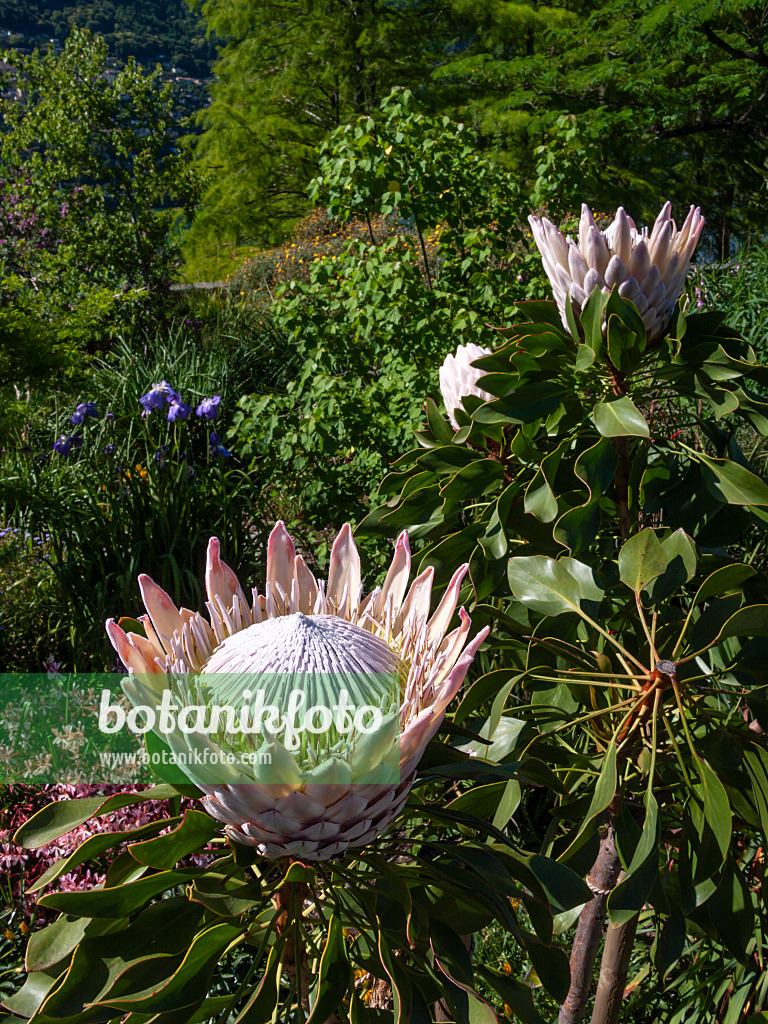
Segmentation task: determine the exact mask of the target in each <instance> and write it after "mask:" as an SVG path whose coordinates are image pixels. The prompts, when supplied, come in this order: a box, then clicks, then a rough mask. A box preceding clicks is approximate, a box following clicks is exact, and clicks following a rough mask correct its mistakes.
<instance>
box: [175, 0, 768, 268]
mask: <svg viewBox="0 0 768 1024" xmlns="http://www.w3.org/2000/svg"><path fill="white" fill-rule="evenodd" d="M190 2H192V3H193V4H194V5H195V6H196V8H197V9H199V11H200V12H201V13H202V15H203V17H204V19H205V20H206V22H207V24H208V27H209V29H210V30H211V31H213V32H215V33H216V34H217V35H218V36H220V37H221V38H222V39H224V40H226V46H225V47H224V48H223V49H222V51H221V55H220V59H219V62H218V64H217V65H216V73H217V80H216V82H215V83H214V85H213V89H212V99H213V102H212V103H211V105H210V107H209V108H208V109H207V110H205V111H204V112H202V114H201V119H202V124H203V128H204V131H203V133H202V137H201V139H200V142H199V151H198V152H199V156H200V158H201V160H202V161H203V164H204V166H206V168H207V169H208V170H209V172H210V174H211V184H210V189H209V192H208V195H207V199H206V207H205V211H204V215H203V216H202V217H201V218H200V219H199V221H198V225H197V228H196V231H195V233H194V234H193V237H192V245H191V247H190V251H191V252H192V253H193V254H195V255H196V256H199V255H200V253H202V252H206V253H208V254H211V253H212V252H213V251H214V250H215V249H216V248H217V247H221V248H223V247H225V246H230V247H235V246H237V245H239V244H242V243H243V242H246V241H250V242H262V241H270V240H273V239H274V238H275V236H277V235H279V234H280V233H281V231H284V230H285V227H286V226H287V225H289V224H290V223H291V222H292V221H293V219H294V218H295V217H297V216H298V215H300V214H302V213H304V212H306V209H307V205H308V203H307V197H306V191H305V188H306V183H307V182H308V180H309V179H310V178H311V177H312V175H313V174H314V173H315V171H316V166H317V153H316V147H317V146H318V144H319V143H321V142H322V140H323V139H324V138H325V137H326V136H327V134H328V132H329V131H330V130H332V129H333V128H335V127H336V126H337V125H339V124H341V123H344V122H349V121H351V120H352V119H353V118H354V117H355V116H357V115H359V114H360V113H361V112H370V111H371V110H373V109H374V108H375V107H376V106H377V105H378V104H379V102H380V100H381V98H382V97H383V96H384V95H386V94H387V92H388V91H389V89H390V88H391V87H392V86H396V85H399V86H404V87H406V88H410V89H412V91H413V92H414V94H415V96H416V98H417V100H418V102H419V103H421V104H422V106H423V108H424V109H426V110H427V111H431V112H445V113H448V114H450V115H451V116H453V117H454V119H455V120H457V121H463V122H465V123H468V124H469V125H471V126H472V127H474V128H475V130H476V131H477V133H478V144H479V145H480V146H481V147H482V148H485V149H487V150H489V151H491V152H493V153H494V154H495V155H496V158H497V159H499V160H500V161H501V162H502V163H503V164H504V165H505V167H507V169H509V170H511V171H513V172H514V173H515V174H516V175H517V177H518V180H519V182H520V185H521V187H522V188H523V189H524V190H525V191H527V193H528V194H529V196H530V201H531V206H538V207H546V208H548V209H549V210H550V212H551V213H554V214H556V215H558V216H560V215H567V214H568V213H570V212H573V210H574V207H576V208H577V204H578V203H579V202H580V201H581V200H582V199H583V198H588V199H590V201H591V202H592V203H593V204H594V205H595V207H596V208H597V209H605V210H609V209H612V208H613V207H615V206H616V205H617V204H619V203H624V204H625V205H627V206H628V207H631V209H632V212H633V214H634V215H635V216H636V217H638V218H640V219H642V220H648V219H649V218H652V217H653V216H655V214H656V212H657V210H658V205H659V200H660V199H666V198H669V199H671V200H672V201H673V202H675V203H676V205H677V206H683V207H685V206H687V205H689V204H690V203H692V202H693V203H696V204H697V205H700V206H702V208H703V209H704V211H705V212H706V215H707V218H708V223H709V230H710V235H709V241H710V246H711V248H712V251H713V252H715V251H719V250H722V251H725V252H727V251H728V250H729V248H730V247H731V244H732V241H733V240H734V239H736V240H745V239H746V238H747V237H748V236H749V234H750V233H751V232H755V231H760V230H761V211H762V201H763V190H764V188H765V182H766V176H767V175H768V170H767V169H766V129H765V124H766V123H767V122H766V113H767V111H766V95H768V89H766V85H768V81H767V76H768V56H766V54H765V43H766V33H767V32H768V14H766V10H765V5H764V4H762V3H757V2H755V0H722V2H719V3H714V2H705V0H682V2H674V3H673V2H671V0H670V2H664V3H649V2H647V0H610V2H608V3H605V2H602V0H601V2H600V3H598V2H596V0H576V2H574V0H554V2H550V3H542V2H540V0H529V2H522V3H519V2H512V0H493V2H487V0H482V2H477V0H429V2H422V3H420V2H418V0H409V2H407V3H403V4H399V5H397V6H396V7H395V6H392V5H391V4H388V3H385V2H383V0H364V2H358V0H331V2H330V3H319V2H318V0H300V2H296V0H267V2H264V3H261V2H258V3H257V2H256V0H244V2H243V3H241V4H238V5H236V6H233V5H231V4H228V3H225V2H224V0H190ZM415 40H418V46H416V45H414V41H415ZM521 212H527V211H521Z"/></svg>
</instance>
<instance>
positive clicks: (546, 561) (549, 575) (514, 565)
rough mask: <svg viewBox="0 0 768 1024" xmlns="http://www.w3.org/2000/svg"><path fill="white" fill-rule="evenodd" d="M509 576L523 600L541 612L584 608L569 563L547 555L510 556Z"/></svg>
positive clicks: (554, 612) (560, 611)
mask: <svg viewBox="0 0 768 1024" xmlns="http://www.w3.org/2000/svg"><path fill="white" fill-rule="evenodd" d="M507 578H508V579H509V586H510V589H511V590H512V593H513V594H514V596H515V597H516V598H517V600H518V601H520V602H521V603H522V604H524V605H526V606H527V607H529V608H532V609H533V610H534V611H536V612H539V613H540V614H541V615H563V614H565V613H567V612H576V613H577V614H578V613H579V612H580V610H581V606H580V602H581V593H580V588H579V584H578V583H577V582H576V580H575V579H574V578H573V576H572V575H571V574H570V573H569V572H568V570H567V569H566V567H565V566H564V565H563V564H562V563H561V562H560V561H555V559H554V558H547V557H546V556H544V555H530V556H521V557H518V558H510V560H509V562H508V564H507Z"/></svg>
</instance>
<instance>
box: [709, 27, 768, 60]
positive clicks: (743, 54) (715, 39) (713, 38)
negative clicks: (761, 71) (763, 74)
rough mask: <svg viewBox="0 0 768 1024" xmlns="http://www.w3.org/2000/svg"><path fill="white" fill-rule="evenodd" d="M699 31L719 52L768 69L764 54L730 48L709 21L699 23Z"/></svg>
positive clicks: (767, 58) (766, 58)
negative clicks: (722, 51)
mask: <svg viewBox="0 0 768 1024" xmlns="http://www.w3.org/2000/svg"><path fill="white" fill-rule="evenodd" d="M701 31H702V32H703V33H704V35H705V36H706V37H707V39H708V40H709V41H710V43H714V44H715V46H719V47H720V49H721V50H725V52H726V53H730V55H731V56H732V57H739V58H740V59H741V60H750V61H752V62H753V63H754V64H759V65H760V67H761V68H768V57H766V55H765V54H764V53H760V52H759V51H757V52H751V51H750V50H739V49H738V48H737V47H735V46H731V44H730V43H726V41H725V40H724V39H721V38H720V36H719V35H718V34H717V33H716V32H715V30H714V29H713V28H712V24H711V22H709V21H703V22H702V23H701Z"/></svg>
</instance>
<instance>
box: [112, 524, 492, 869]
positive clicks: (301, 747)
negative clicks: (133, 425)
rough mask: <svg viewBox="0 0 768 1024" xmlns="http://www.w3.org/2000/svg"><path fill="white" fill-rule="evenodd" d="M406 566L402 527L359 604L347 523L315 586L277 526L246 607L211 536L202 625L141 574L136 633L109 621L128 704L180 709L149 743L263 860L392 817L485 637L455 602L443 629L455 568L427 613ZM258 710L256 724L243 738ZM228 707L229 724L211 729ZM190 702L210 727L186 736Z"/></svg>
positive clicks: (382, 824) (367, 837)
mask: <svg viewBox="0 0 768 1024" xmlns="http://www.w3.org/2000/svg"><path fill="white" fill-rule="evenodd" d="M410 564H411V556H410V550H409V546H408V535H407V534H406V533H403V534H401V536H400V538H399V539H398V541H397V545H396V547H395V554H394V559H393V561H392V565H391V567H390V569H389V572H388V573H387V576H386V578H385V580H384V583H383V585H382V586H381V587H377V588H376V589H375V590H373V591H372V592H371V593H370V594H368V595H367V596H365V597H364V596H363V595H362V592H361V573H360V558H359V555H358V552H357V548H356V546H355V543H354V540H353V539H352V532H351V530H350V528H349V526H344V527H343V528H342V530H341V532H340V533H339V535H338V536H337V538H336V540H335V542H334V545H333V549H332V551H331V564H330V571H329V576H328V582H327V584H324V583H323V582H322V581H318V580H316V579H315V577H314V575H313V574H312V572H311V571H310V570H309V568H308V567H307V565H306V563H305V562H304V559H303V558H302V557H301V556H300V555H297V554H296V551H295V548H294V545H293V541H292V540H291V538H290V537H289V535H288V533H287V532H286V530H285V527H284V525H283V524H282V523H281V522H279V523H278V524H277V525H276V526H275V528H274V530H273V531H272V533H271V535H270V538H269V545H268V549H267V578H266V584H265V587H264V593H263V594H259V593H258V591H257V590H256V589H254V590H253V591H252V599H251V601H250V602H249V601H247V600H246V598H245V594H244V592H243V590H242V588H241V586H240V584H239V582H238V580H237V577H236V576H235V574H234V573H233V572H232V570H231V569H230V568H229V567H228V566H226V565H225V564H224V563H223V562H222V561H221V560H220V557H219V542H218V540H216V538H213V539H212V540H211V542H210V544H209V548H208V563H207V569H206V574H205V583H206V589H207V592H208V602H207V609H208V613H209V618H208V619H205V618H203V616H202V615H200V614H199V613H198V612H192V611H189V610H188V609H185V608H182V609H181V610H179V609H177V608H176V606H175V605H174V603H173V602H172V600H171V599H170V597H169V596H168V595H167V594H166V593H165V592H164V591H163V590H162V589H161V588H160V587H158V586H157V584H155V583H153V582H152V580H151V579H150V578H149V577H148V576H140V577H139V584H140V587H141V592H142V597H143V599H144V603H145V605H146V608H147V611H148V613H149V614H148V615H147V616H144V617H143V618H142V619H141V621H142V623H143V625H144V627H145V630H146V634H147V635H146V637H141V636H138V635H137V634H135V633H127V634H126V633H125V632H124V631H123V630H122V629H121V628H120V626H118V625H117V624H116V623H115V622H114V620H111V619H110V620H108V621H107V624H106V628H107V633H108V635H109V637H110V640H111V641H112V643H113V645H114V646H115V648H116V650H117V652H118V654H119V655H120V657H121V659H122V661H123V664H124V665H125V666H126V668H127V669H128V671H129V679H128V680H127V681H126V682H125V683H124V689H125V692H126V693H127V694H128V696H129V697H130V699H131V700H132V701H133V703H134V705H136V706H143V707H151V706H154V707H155V708H157V710H160V709H161V707H162V706H163V705H164V706H165V707H173V706H179V705H180V706H181V707H182V708H183V709H186V710H185V711H184V714H183V715H182V714H181V713H180V714H179V715H178V718H177V719H176V720H175V721H172V723H171V725H170V726H169V727H168V728H164V729H162V730H160V732H161V735H162V738H163V739H164V740H165V741H166V743H167V744H168V745H169V746H170V748H171V750H172V751H173V752H174V753H175V754H176V755H177V763H179V764H180V765H182V766H184V771H185V774H186V775H187V776H188V777H189V778H190V779H191V780H192V781H193V782H194V783H195V784H196V785H197V786H198V787H199V788H200V789H201V790H202V791H203V793H204V794H205V796H204V797H203V801H202V802H203V805H204V807H205V809H206V810H207V811H208V813H209V814H211V816H212V817H214V818H216V819H217V820H218V821H221V822H223V823H224V825H225V832H226V833H227V834H228V835H229V836H230V837H231V838H232V839H233V840H235V841H237V842H240V843H245V844H249V845H252V846H256V847H258V848H259V850H260V851H261V852H262V853H263V854H264V855H265V856H267V857H284V856H291V857H296V858H300V859H302V860H326V859H328V858H329V857H334V856H339V855H342V854H344V853H345V852H346V850H347V849H348V848H350V847H358V846H362V845H364V844H366V843H369V842H371V841H372V840H373V839H374V838H376V837H377V836H379V835H381V834H382V833H383V832H384V831H385V830H386V829H387V827H388V826H389V824H390V822H391V821H392V820H393V818H394V817H395V816H396V815H397V814H398V813H399V812H400V811H401V809H402V807H403V805H404V804H405V801H406V799H407V797H408V793H409V791H410V788H411V785H412V783H413V779H414V776H415V771H416V767H417V765H418V762H419V760H420V758H421V755H422V753H423V751H424V748H425V747H426V745H427V743H428V742H429V740H430V739H431V738H432V736H433V735H434V734H435V732H436V731H437V729H438V727H439V726H440V723H441V722H442V720H443V717H444V714H445V708H446V706H447V704H448V702H449V701H450V700H451V698H452V697H453V696H454V694H455V693H456V691H457V690H458V688H459V687H460V686H461V683H462V682H463V680H464V677H465V675H466V672H467V669H468V667H469V665H470V663H471V661H472V658H473V657H474V654H475V652H476V651H477V649H478V647H479V646H480V644H481V643H482V642H483V640H484V639H485V637H486V635H487V633H488V630H487V629H484V630H482V631H481V632H480V633H478V635H477V636H476V637H475V638H474V640H473V641H472V642H471V643H470V644H468V645H467V644H466V642H467V638H468V635H469V629H470V619H469V616H468V615H467V613H466V612H465V611H464V609H463V608H462V609H460V611H459V625H458V627H457V628H455V629H454V630H453V631H452V632H450V633H448V634H447V635H446V630H447V628H448V626H449V624H450V621H451V619H452V618H453V614H454V612H455V610H456V605H457V602H458V596H459V588H460V585H461V581H462V579H463V577H464V575H465V574H466V572H467V569H468V566H467V565H462V566H461V567H460V568H459V569H458V570H457V571H456V573H455V574H454V576H453V578H452V580H451V582H450V583H449V585H448V589H447V590H446V592H445V594H444V596H443V597H442V599H441V600H440V602H439V604H438V606H437V608H436V610H435V611H434V613H433V614H432V615H430V598H431V589H432V578H433V573H434V570H433V569H432V568H431V567H430V568H428V569H426V570H425V571H424V572H423V573H421V574H420V575H419V576H418V577H417V578H416V579H415V580H414V581H413V584H412V585H411V588H410V590H409V591H408V594H407V596H406V587H407V583H408V576H409V573H410ZM465 645H466V646H465ZM257 694H258V700H257V701H256V702H254V700H253V698H254V697H255V696H256V695H257ZM257 703H258V706H259V709H260V710H259V715H260V716H263V717H262V723H263V728H261V729H260V730H255V729H253V728H251V731H248V727H249V726H250V727H252V726H253V725H255V724H256V723H255V718H256V704H257ZM361 708H362V709H363V711H362V713H361V711H360V709H361ZM229 709H232V711H233V715H234V717H235V719H236V720H237V722H238V724H239V726H240V728H239V729H235V730H231V729H230V728H229V724H230V723H229V721H226V722H225V723H224V724H222V718H223V717H225V716H224V715H223V714H220V712H228V711H229ZM340 709H341V710H340ZM355 709H357V710H355ZM366 709H367V710H366ZM189 710H191V711H194V712H200V713H201V714H202V715H203V718H204V717H205V712H206V711H207V712H211V713H213V711H214V710H215V711H216V716H215V717H216V722H215V728H214V727H213V726H214V722H213V720H212V719H211V720H210V721H208V722H207V723H206V722H204V721H202V720H200V719H198V726H197V727H196V728H194V729H190V728H189V724H190V723H189V715H188V713H187V712H188V711H189ZM297 710H303V711H304V716H303V721H304V728H303V730H301V731H299V730H297V729H296V728H295V725H296V720H295V712H296V711H297ZM292 713H293V715H294V717H293V718H291V714H292ZM166 725H168V723H167V722H166ZM243 725H245V729H243V728H242V726H243ZM209 726H210V727H209ZM283 730H284V731H283ZM156 731H157V729H156ZM281 733H282V735H281ZM278 737H280V738H278Z"/></svg>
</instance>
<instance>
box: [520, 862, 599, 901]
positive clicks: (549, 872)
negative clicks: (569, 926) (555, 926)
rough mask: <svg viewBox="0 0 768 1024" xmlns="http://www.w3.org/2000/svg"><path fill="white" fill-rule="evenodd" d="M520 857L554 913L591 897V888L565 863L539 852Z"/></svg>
mask: <svg viewBox="0 0 768 1024" xmlns="http://www.w3.org/2000/svg"><path fill="white" fill-rule="evenodd" d="M522 859H523V861H524V863H525V864H527V866H528V867H529V868H530V870H531V871H532V872H533V874H534V875H535V877H536V880H537V881H538V883H539V885H540V886H541V887H542V889H543V890H544V892H545V893H546V896H547V899H548V900H549V902H550V905H551V906H552V909H553V911H554V912H555V913H558V912H562V911H565V910H571V909H572V908H573V907H579V906H581V905H582V904H583V903H588V902H589V900H591V899H592V890H591V889H590V888H589V886H588V885H587V883H586V882H585V881H584V879H583V878H582V877H581V875H577V874H576V872H575V871H573V870H572V869H571V868H569V867H568V866H567V865H566V864H561V863H560V862H559V861H557V860H552V858H551V857H544V856H542V855H541V854H539V853H533V854H527V855H525V856H524V857H523V858H522ZM526 884H527V883H526ZM528 888H530V886H528Z"/></svg>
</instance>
